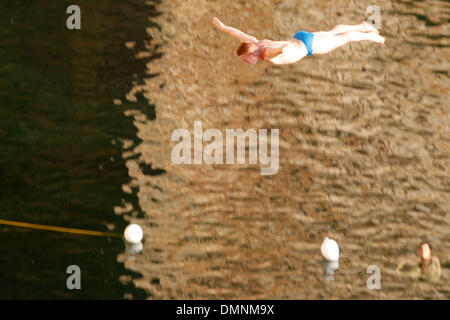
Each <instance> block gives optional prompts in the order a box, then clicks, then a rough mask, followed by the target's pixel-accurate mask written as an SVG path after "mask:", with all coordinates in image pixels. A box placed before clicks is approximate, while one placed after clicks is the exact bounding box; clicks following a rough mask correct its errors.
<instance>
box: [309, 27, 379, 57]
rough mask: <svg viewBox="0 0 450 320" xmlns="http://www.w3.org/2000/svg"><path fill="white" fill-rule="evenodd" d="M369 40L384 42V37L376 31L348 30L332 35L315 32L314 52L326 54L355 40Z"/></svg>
mask: <svg viewBox="0 0 450 320" xmlns="http://www.w3.org/2000/svg"><path fill="white" fill-rule="evenodd" d="M363 40H368V41H372V42H376V43H384V38H383V37H382V36H380V35H379V34H377V33H375V32H369V33H365V32H357V31H348V32H344V33H339V34H337V35H330V34H326V33H321V32H319V33H317V34H316V33H314V40H313V53H314V54H325V53H328V52H330V51H333V50H334V49H337V48H339V47H342V46H343V45H345V44H347V43H350V42H355V41H363Z"/></svg>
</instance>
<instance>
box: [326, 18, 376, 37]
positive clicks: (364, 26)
mask: <svg viewBox="0 0 450 320" xmlns="http://www.w3.org/2000/svg"><path fill="white" fill-rule="evenodd" d="M349 31H358V32H376V33H378V30H377V29H375V28H374V27H373V26H371V25H370V24H368V23H367V22H366V21H364V22H362V23H360V24H357V25H345V24H339V25H337V26H335V27H334V28H333V29H331V30H330V31H329V32H330V33H331V34H334V35H337V34H340V33H345V32H349Z"/></svg>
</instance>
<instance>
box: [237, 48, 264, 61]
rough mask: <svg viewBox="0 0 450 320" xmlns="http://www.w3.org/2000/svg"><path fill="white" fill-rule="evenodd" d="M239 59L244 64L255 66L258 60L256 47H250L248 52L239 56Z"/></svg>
mask: <svg viewBox="0 0 450 320" xmlns="http://www.w3.org/2000/svg"><path fill="white" fill-rule="evenodd" d="M239 58H241V60H242V61H244V62H245V63H248V64H256V63H257V62H258V60H259V53H258V47H257V46H255V45H252V46H251V47H250V49H249V51H248V52H247V53H246V54H243V55H241V56H240V57H239Z"/></svg>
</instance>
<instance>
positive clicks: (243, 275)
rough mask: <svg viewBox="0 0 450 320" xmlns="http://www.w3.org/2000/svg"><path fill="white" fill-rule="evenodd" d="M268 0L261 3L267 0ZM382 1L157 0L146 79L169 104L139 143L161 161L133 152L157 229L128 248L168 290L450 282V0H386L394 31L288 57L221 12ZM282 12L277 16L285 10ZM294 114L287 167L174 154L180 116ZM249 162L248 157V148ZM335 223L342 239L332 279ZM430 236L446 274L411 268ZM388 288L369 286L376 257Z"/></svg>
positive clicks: (188, 124) (273, 123) (259, 290)
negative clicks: (375, 39) (264, 59)
mask: <svg viewBox="0 0 450 320" xmlns="http://www.w3.org/2000/svg"><path fill="white" fill-rule="evenodd" d="M256 2H257V4H256ZM370 4H372V3H371V2H370V1H348V0H321V1H317V0H307V1H301V4H299V1H296V0H285V1H275V0H273V1H272V0H260V1H255V2H254V5H253V2H252V4H250V2H248V1H215V2H213V1H201V0H192V1H189V2H187V1H184V0H173V1H163V2H162V3H160V4H159V5H158V10H160V11H161V12H162V14H161V16H159V17H158V19H157V22H158V24H159V25H160V26H161V29H162V32H157V30H152V31H151V35H152V39H153V40H152V43H153V44H154V45H158V44H159V45H160V46H161V52H162V54H163V55H162V57H161V59H156V60H154V61H151V63H149V64H148V65H147V68H148V70H149V72H151V73H156V74H157V76H156V77H154V78H152V79H150V80H149V81H146V82H145V83H143V84H137V85H136V86H135V87H134V88H133V91H132V92H133V94H136V93H140V92H142V93H143V95H144V96H145V97H146V98H147V99H148V100H149V101H150V102H151V103H154V104H155V106H156V109H155V111H156V115H157V117H156V119H149V120H146V119H145V117H142V121H140V122H139V123H135V124H136V126H137V127H138V129H139V137H142V140H143V141H142V142H141V143H140V144H139V145H138V146H136V148H135V150H137V151H139V152H141V153H142V155H143V158H144V160H145V162H146V163H147V164H148V165H151V167H152V168H153V169H160V170H161V172H162V174H161V175H156V176H152V175H149V174H146V173H144V172H143V171H142V170H141V169H140V167H139V165H138V163H134V162H133V161H131V160H130V161H129V162H127V165H128V168H129V170H130V175H131V176H132V177H133V183H134V185H136V186H139V195H138V196H139V200H140V204H141V206H142V208H143V210H145V212H146V213H147V214H148V217H147V218H145V219H143V222H145V225H146V226H145V228H144V232H145V234H148V235H151V244H150V245H146V246H144V250H143V254H142V255H139V256H136V257H135V258H136V259H135V261H133V262H129V263H128V264H127V266H129V267H130V268H131V269H132V270H135V271H138V272H142V274H143V280H142V281H139V283H138V282H136V283H137V284H138V285H139V286H140V287H143V288H146V289H147V290H149V291H150V293H151V294H152V296H153V297H157V298H290V299H294V298H308V299H309V298H328V299H334V298H360V299H368V298H390V299H397V298H400V299H404V298H434V299H442V298H449V297H450V287H449V283H450V281H449V265H450V260H449V257H450V247H449V243H450V242H449V240H450V239H449V234H450V233H449V230H450V221H449V218H450V217H449V212H450V201H449V199H450V197H449V196H450V194H449V187H450V178H449V177H450V175H449V168H450V166H449V164H450V162H449V154H450V142H449V141H450V140H449V137H450V131H449V122H450V119H449V114H450V111H449V108H448V106H449V101H448V90H449V78H448V71H449V63H448V50H447V49H448V45H449V43H448V37H449V34H448V30H449V20H448V13H449V9H450V5H449V4H448V2H446V1H435V0H427V1H386V0H380V1H377V5H379V6H380V7H381V12H382V30H381V32H382V34H383V35H384V36H386V44H385V45H384V46H380V45H375V44H373V43H356V44H351V45H348V46H346V47H344V48H341V49H339V50H338V51H335V52H333V53H331V54H328V55H325V56H312V57H308V58H305V59H304V60H302V61H301V62H300V63H297V64H295V65H289V66H282V67H279V66H271V65H267V64H263V63H261V64H258V65H256V66H249V65H245V64H242V63H241V62H240V61H239V60H238V59H236V57H235V55H234V50H235V48H236V47H237V45H238V43H237V41H235V40H233V39H231V38H230V37H228V36H227V35H225V34H222V33H220V32H218V31H217V30H216V29H215V28H214V27H213V25H212V23H211V17H212V16H214V15H217V16H219V17H221V18H222V20H223V21H224V22H225V23H226V24H230V25H232V26H236V27H239V28H242V29H243V30H245V31H247V32H248V33H250V34H252V35H254V36H256V37H258V38H261V39H264V38H270V37H273V38H275V39H278V40H279V39H286V38H289V37H292V35H293V34H295V32H297V31H299V30H308V31H315V30H323V29H329V28H331V27H332V26H333V25H336V24H341V23H350V24H356V23H360V22H361V20H363V19H364V18H363V17H365V13H366V8H367V6H368V5H370ZM272 21H273V23H272ZM196 120H199V121H202V123H203V126H204V128H216V129H218V130H219V131H220V132H224V131H225V130H226V129H238V128H242V129H244V130H246V129H249V128H253V129H256V130H257V129H260V128H261V129H272V128H274V129H276V128H279V129H280V170H279V172H278V173H277V174H276V175H274V176H261V175H260V172H259V167H258V165H234V166H233V165H206V164H203V165H174V164H173V163H172V162H171V159H170V154H171V150H172V147H173V146H174V145H175V143H171V142H170V136H171V133H172V131H173V130H175V129H178V128H185V129H187V130H188V131H190V132H192V126H193V123H194V121H196ZM247 163H248V162H247ZM324 236H328V237H332V238H333V239H335V240H336V241H337V242H338V243H339V246H340V248H341V257H340V261H339V271H338V272H337V273H336V274H335V278H334V281H330V282H328V283H326V282H325V281H324V279H323V270H322V268H321V261H322V257H321V254H320V244H321V242H322V239H323V237H324ZM424 239H429V240H430V241H431V242H432V243H433V245H434V247H435V254H436V255H437V256H439V257H440V258H441V262H442V266H443V271H442V279H441V281H440V282H439V283H433V284H432V283H427V282H424V283H420V285H416V284H414V283H413V282H412V280H411V279H409V278H404V277H401V276H399V275H398V274H397V273H396V271H395V270H396V268H397V265H398V263H399V261H401V260H403V259H408V260H411V261H412V263H415V262H417V261H418V256H417V245H418V244H419V243H420V241H422V240H424ZM370 265H375V266H378V267H379V268H380V270H381V284H382V289H381V290H369V289H368V288H367V279H368V277H369V276H370V275H369V274H367V267H368V266H370Z"/></svg>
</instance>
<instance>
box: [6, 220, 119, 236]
mask: <svg viewBox="0 0 450 320" xmlns="http://www.w3.org/2000/svg"><path fill="white" fill-rule="evenodd" d="M0 224H3V225H8V226H15V227H22V228H28V229H37V230H48V231H56V232H65V233H76V234H84V235H88V236H101V237H122V235H121V234H120V233H113V232H102V231H91V230H82V229H74V228H64V227H54V226H46V225H42V224H34V223H26V222H19V221H11V220H3V219H0Z"/></svg>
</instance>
